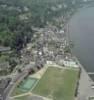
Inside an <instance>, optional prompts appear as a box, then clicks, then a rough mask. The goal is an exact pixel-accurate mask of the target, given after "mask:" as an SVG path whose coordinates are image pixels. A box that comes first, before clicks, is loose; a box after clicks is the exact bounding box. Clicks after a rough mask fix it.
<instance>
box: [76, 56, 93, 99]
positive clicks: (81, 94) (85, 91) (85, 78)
mask: <svg viewBox="0 0 94 100" xmlns="http://www.w3.org/2000/svg"><path fill="white" fill-rule="evenodd" d="M76 62H77V63H78V65H79V66H80V68H81V76H80V80H79V88H78V96H77V98H76V100H89V97H93V96H94V89H92V84H94V82H93V81H92V79H91V78H90V77H89V75H88V73H87V72H86V70H85V69H84V67H83V66H82V65H81V64H80V62H79V61H78V59H77V58H76Z"/></svg>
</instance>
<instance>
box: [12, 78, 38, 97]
mask: <svg viewBox="0 0 94 100" xmlns="http://www.w3.org/2000/svg"><path fill="white" fill-rule="evenodd" d="M36 82H37V79H35V78H30V77H28V78H26V79H24V80H23V81H22V82H21V83H20V84H19V85H18V86H17V87H16V88H15V90H14V91H13V93H12V96H16V95H20V94H23V93H26V92H29V91H30V90H31V89H32V88H33V86H34V85H35V84H36Z"/></svg>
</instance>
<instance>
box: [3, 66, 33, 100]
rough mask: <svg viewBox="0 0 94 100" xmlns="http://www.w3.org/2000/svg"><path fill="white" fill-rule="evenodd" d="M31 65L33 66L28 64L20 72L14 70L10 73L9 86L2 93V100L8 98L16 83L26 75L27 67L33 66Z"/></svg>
mask: <svg viewBox="0 0 94 100" xmlns="http://www.w3.org/2000/svg"><path fill="white" fill-rule="evenodd" d="M33 67H34V66H33V65H31V64H28V65H27V66H26V67H25V68H24V69H23V71H22V72H21V73H17V72H15V73H14V74H11V77H12V81H11V82H10V84H9V86H8V87H7V88H6V90H5V92H4V94H3V95H2V96H3V100H8V98H9V96H10V94H11V93H12V91H13V90H14V88H15V87H16V85H17V84H18V83H19V82H21V81H22V80H23V79H24V77H26V76H27V75H28V69H30V68H33Z"/></svg>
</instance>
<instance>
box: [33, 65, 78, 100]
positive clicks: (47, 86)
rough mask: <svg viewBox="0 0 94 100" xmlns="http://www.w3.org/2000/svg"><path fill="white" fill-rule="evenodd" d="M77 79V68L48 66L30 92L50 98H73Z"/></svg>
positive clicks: (65, 99)
mask: <svg viewBox="0 0 94 100" xmlns="http://www.w3.org/2000/svg"><path fill="white" fill-rule="evenodd" d="M77 80H78V70H77V69H75V70H74V69H63V68H62V69H61V68H53V67H49V68H48V69H47V71H46V72H45V74H44V76H43V77H42V78H41V79H40V81H39V83H38V84H37V86H36V87H35V88H34V89H33V91H32V92H33V93H34V94H37V95H40V96H44V97H47V98H52V100H74V95H75V89H76V84H77Z"/></svg>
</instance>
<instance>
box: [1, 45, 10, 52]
mask: <svg viewBox="0 0 94 100" xmlns="http://www.w3.org/2000/svg"><path fill="white" fill-rule="evenodd" d="M10 50H11V48H10V47H3V46H0V52H3V51H10Z"/></svg>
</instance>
